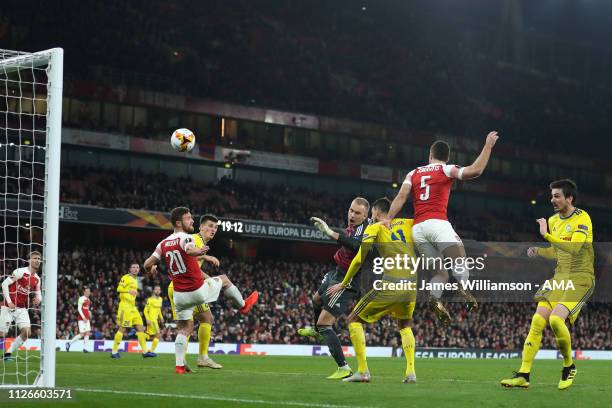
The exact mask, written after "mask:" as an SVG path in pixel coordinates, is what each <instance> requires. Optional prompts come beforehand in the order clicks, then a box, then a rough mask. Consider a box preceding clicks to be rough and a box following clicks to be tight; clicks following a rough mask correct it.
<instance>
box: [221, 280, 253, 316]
mask: <svg viewBox="0 0 612 408" xmlns="http://www.w3.org/2000/svg"><path fill="white" fill-rule="evenodd" d="M216 278H219V279H221V282H223V289H224V291H223V293H224V294H225V296H227V297H229V298H230V299H232V300H233V301H234V303H236V306H238V307H239V308H240V310H239V311H240V313H242V314H247V313H249V311H250V310H251V308H252V307H253V306H254V305H255V303H257V299H258V298H259V292H257V291H256V290H255V291H253V293H251V294H250V295H249V296H248V297H247V298H246V299H243V298H242V294H241V293H240V291H239V290H238V288H237V287H236V286H235V285H234V284H233V283H232V281H230V280H229V278H228V277H227V275H219V276H216Z"/></svg>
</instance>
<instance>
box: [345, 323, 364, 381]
mask: <svg viewBox="0 0 612 408" xmlns="http://www.w3.org/2000/svg"><path fill="white" fill-rule="evenodd" d="M349 334H350V336H351V343H353V349H354V350H355V357H357V371H358V372H360V373H365V372H367V371H368V362H367V361H366V340H365V333H364V331H363V325H362V324H361V323H357V322H354V323H350V324H349Z"/></svg>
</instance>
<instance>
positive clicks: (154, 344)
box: [151, 337, 159, 351]
mask: <svg viewBox="0 0 612 408" xmlns="http://www.w3.org/2000/svg"><path fill="white" fill-rule="evenodd" d="M157 344H159V338H158V337H153V341H152V342H151V351H155V349H156V348H157Z"/></svg>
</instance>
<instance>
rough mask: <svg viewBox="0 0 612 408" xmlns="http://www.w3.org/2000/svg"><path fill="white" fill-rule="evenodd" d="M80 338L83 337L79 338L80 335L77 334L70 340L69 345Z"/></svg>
mask: <svg viewBox="0 0 612 408" xmlns="http://www.w3.org/2000/svg"><path fill="white" fill-rule="evenodd" d="M82 337H83V336H81V335H80V334H77V335H76V336H74V337H73V338H72V340H70V344H72V343H74V342H75V341H77V340H81V338H82Z"/></svg>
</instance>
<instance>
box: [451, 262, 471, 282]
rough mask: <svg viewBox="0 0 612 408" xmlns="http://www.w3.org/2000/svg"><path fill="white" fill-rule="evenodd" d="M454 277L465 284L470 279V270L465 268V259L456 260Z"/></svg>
mask: <svg viewBox="0 0 612 408" xmlns="http://www.w3.org/2000/svg"><path fill="white" fill-rule="evenodd" d="M459 260H461V261H459ZM458 261H459V262H458ZM453 276H454V278H455V279H456V280H457V282H459V283H460V282H465V281H467V280H468V279H469V278H470V270H469V269H468V268H467V267H466V266H465V258H457V259H455V262H453ZM460 287H462V286H460Z"/></svg>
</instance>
